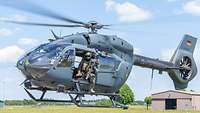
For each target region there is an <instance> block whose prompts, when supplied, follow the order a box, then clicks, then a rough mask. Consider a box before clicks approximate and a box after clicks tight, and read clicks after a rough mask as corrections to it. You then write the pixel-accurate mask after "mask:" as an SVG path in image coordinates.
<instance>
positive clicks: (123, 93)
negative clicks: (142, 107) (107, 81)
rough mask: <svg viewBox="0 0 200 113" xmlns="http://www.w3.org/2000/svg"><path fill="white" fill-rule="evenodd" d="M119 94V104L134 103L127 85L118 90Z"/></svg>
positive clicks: (131, 92)
mask: <svg viewBox="0 0 200 113" xmlns="http://www.w3.org/2000/svg"><path fill="white" fill-rule="evenodd" d="M119 93H120V99H119V101H118V102H119V103H121V104H131V103H133V102H134V93H133V91H132V90H131V88H130V87H129V86H128V85H127V84H124V85H123V86H122V87H121V88H120V90H119Z"/></svg>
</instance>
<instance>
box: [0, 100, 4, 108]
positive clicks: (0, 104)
mask: <svg viewBox="0 0 200 113" xmlns="http://www.w3.org/2000/svg"><path fill="white" fill-rule="evenodd" d="M3 106H4V101H1V100H0V108H2V107H3Z"/></svg>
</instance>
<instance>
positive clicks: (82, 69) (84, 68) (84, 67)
mask: <svg viewBox="0 0 200 113" xmlns="http://www.w3.org/2000/svg"><path fill="white" fill-rule="evenodd" d="M91 58H92V55H91V53H90V52H87V53H86V54H85V55H84V57H83V59H82V61H81V63H80V64H79V67H78V73H77V74H76V77H82V76H83V77H84V78H86V77H87V76H88V74H89V72H90V68H91Z"/></svg>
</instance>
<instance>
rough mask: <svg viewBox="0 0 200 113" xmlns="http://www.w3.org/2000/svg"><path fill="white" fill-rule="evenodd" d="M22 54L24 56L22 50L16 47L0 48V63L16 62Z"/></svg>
mask: <svg viewBox="0 0 200 113" xmlns="http://www.w3.org/2000/svg"><path fill="white" fill-rule="evenodd" d="M22 54H24V50H23V49H21V48H19V47H18V46H16V45H11V46H7V47H4V48H0V62H3V63H7V62H16V61H17V59H18V58H19V56H20V55H22Z"/></svg>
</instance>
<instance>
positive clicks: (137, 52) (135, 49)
mask: <svg viewBox="0 0 200 113" xmlns="http://www.w3.org/2000/svg"><path fill="white" fill-rule="evenodd" d="M134 54H142V49H141V48H134Z"/></svg>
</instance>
